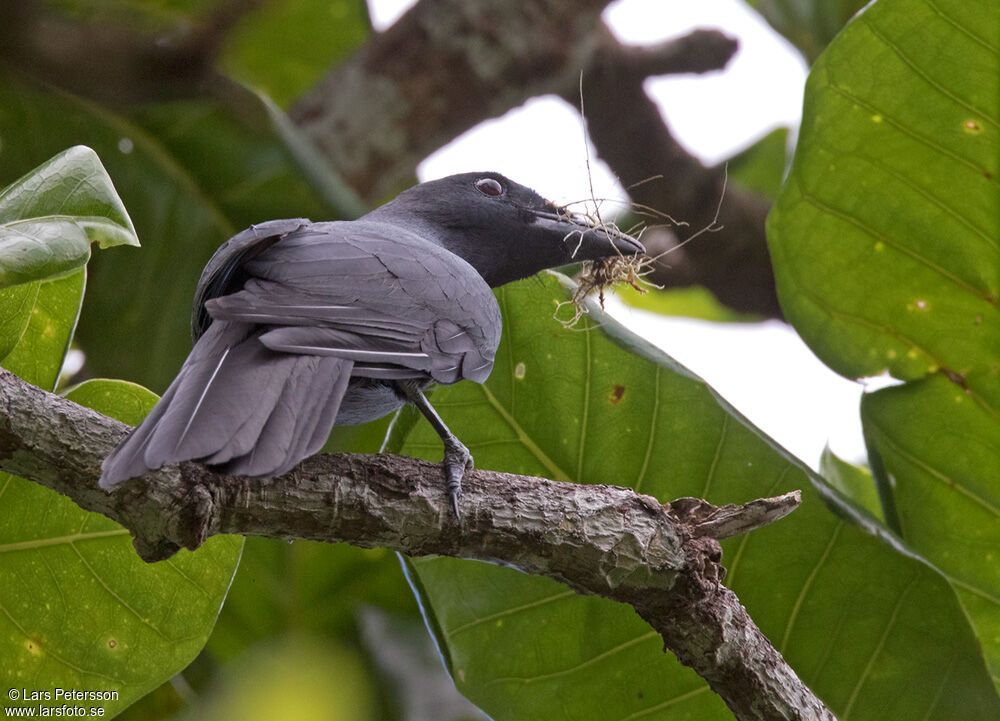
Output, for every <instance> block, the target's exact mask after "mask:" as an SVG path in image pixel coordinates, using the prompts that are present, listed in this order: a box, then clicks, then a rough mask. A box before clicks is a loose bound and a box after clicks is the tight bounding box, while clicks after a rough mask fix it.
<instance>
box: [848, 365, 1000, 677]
mask: <svg viewBox="0 0 1000 721" xmlns="http://www.w3.org/2000/svg"><path fill="white" fill-rule="evenodd" d="M862 418H863V419H864V422H865V436H866V438H867V441H868V444H869V446H870V447H871V448H872V450H873V452H874V453H877V454H878V458H879V461H880V463H881V465H882V466H883V467H884V468H885V469H886V472H887V474H888V475H890V476H891V478H892V479H894V481H895V483H894V489H893V491H894V493H893V501H894V504H895V511H896V515H897V516H898V519H899V524H900V527H901V532H902V534H903V536H904V537H905V538H906V539H907V541H908V542H909V543H910V545H912V546H913V547H914V548H918V549H920V551H921V553H922V554H923V555H924V556H926V557H927V558H928V559H930V560H931V561H932V562H933V563H935V564H936V565H937V566H938V567H939V568H941V569H942V570H943V571H944V572H945V573H947V574H948V576H949V580H950V581H951V583H952V585H953V586H954V587H955V592H956V593H957V594H958V598H959V600H960V601H961V602H962V606H963V607H964V608H965V609H966V611H967V613H968V614H969V617H970V618H971V619H972V621H973V624H974V626H975V628H976V630H977V632H978V634H977V635H978V637H979V642H980V643H981V644H982V645H983V650H984V653H985V655H986V660H987V663H988V664H989V667H990V671H991V673H992V674H993V677H994V680H996V681H997V683H998V684H1000V423H998V422H997V416H996V414H995V413H994V412H993V411H992V409H990V408H987V407H985V406H983V405H982V404H981V403H977V402H976V399H975V398H974V397H971V396H969V395H968V394H967V393H965V392H964V391H963V390H962V389H961V388H959V387H957V386H956V385H955V384H953V383H951V382H949V381H948V380H947V379H946V378H944V377H943V376H941V375H939V374H937V375H933V376H929V377H928V378H925V379H923V380H920V381H916V382H913V383H907V384H905V385H903V386H898V387H895V388H886V389H884V390H881V391H878V392H876V393H872V394H870V395H867V396H865V397H864V399H863V400H862Z"/></svg>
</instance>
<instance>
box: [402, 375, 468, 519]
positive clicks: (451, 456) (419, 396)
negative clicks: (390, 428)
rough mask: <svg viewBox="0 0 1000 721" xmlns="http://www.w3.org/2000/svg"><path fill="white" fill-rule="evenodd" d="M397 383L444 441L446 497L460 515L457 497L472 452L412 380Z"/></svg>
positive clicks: (456, 514)
mask: <svg viewBox="0 0 1000 721" xmlns="http://www.w3.org/2000/svg"><path fill="white" fill-rule="evenodd" d="M398 385H399V388H400V390H402V391H403V395H405V396H406V399H407V400H408V401H409V402H410V403H412V404H413V405H415V406H416V407H417V408H419V409H420V412H421V413H423V414H424V418H426V419H427V420H428V421H429V422H430V424H431V425H432V426H433V427H434V430H435V431H437V434H438V435H439V436H441V440H442V441H443V442H444V460H443V461H442V464H441V465H442V469H443V470H444V480H445V488H446V489H447V491H448V497H449V498H450V499H451V507H452V508H454V509H455V516H456V517H458V516H460V515H461V514H460V513H459V511H458V499H459V498H460V497H461V495H462V476H464V475H465V472H466V471H467V470H469V469H471V468H472V454H471V453H469V449H468V448H466V447H465V445H464V444H463V443H462V442H461V441H460V440H458V438H456V437H455V434H454V433H452V432H451V431H450V430H449V429H448V426H446V425H445V424H444V421H443V420H441V416H439V415H438V414H437V411H435V410H434V407H433V406H432V405H431V404H430V401H428V400H427V397H426V396H424V392H423V391H422V390H420V387H419V386H418V385H417V384H416V383H413V382H412V381H398Z"/></svg>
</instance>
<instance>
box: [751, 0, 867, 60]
mask: <svg viewBox="0 0 1000 721" xmlns="http://www.w3.org/2000/svg"><path fill="white" fill-rule="evenodd" d="M866 1H867V0H747V3H748V4H749V5H750V6H751V7H753V8H754V9H756V10H757V12H759V13H760V14H761V15H763V16H764V19H765V20H767V22H768V23H770V25H771V27H773V28H774V29H775V30H777V31H778V32H779V33H781V34H782V35H784V36H785V37H786V38H788V40H789V41H790V42H791V43H792V44H793V45H795V46H796V47H797V48H798V49H799V50H801V51H802V53H803V54H804V55H805V56H806V59H807V60H808V61H809V62H810V63H812V62H813V61H814V60H816V58H817V57H818V56H819V54H820V53H821V52H822V51H823V48H825V47H826V45H827V43H829V42H830V41H831V40H833V37H834V35H836V34H837V33H838V32H839V31H840V29H841V28H842V27H843V26H844V25H845V24H846V23H847V21H848V20H850V19H851V16H852V15H854V13H856V12H857V11H858V10H860V9H861V8H862V7H864V6H865V3H866Z"/></svg>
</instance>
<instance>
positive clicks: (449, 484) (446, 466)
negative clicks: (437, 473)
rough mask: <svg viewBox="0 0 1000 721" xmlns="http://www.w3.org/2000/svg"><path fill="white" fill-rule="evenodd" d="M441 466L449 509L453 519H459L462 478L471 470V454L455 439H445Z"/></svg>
mask: <svg viewBox="0 0 1000 721" xmlns="http://www.w3.org/2000/svg"><path fill="white" fill-rule="evenodd" d="M441 466H442V469H443V470H444V482H445V489H446V490H447V492H448V498H450V499H451V507H452V508H453V509H455V517H456V518H461V513H459V510H458V499H459V498H461V497H462V477H463V476H464V475H465V472H466V471H468V470H471V469H472V454H471V453H469V449H468V448H466V447H465V446H464V445H463V444H462V442H461V441H460V440H458V439H457V438H454V437H452V438H451V439H446V440H445V443H444V461H442V463H441Z"/></svg>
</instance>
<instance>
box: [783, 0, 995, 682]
mask: <svg viewBox="0 0 1000 721" xmlns="http://www.w3.org/2000/svg"><path fill="white" fill-rule="evenodd" d="M996 27H1000V6H998V5H996V4H995V3H988V2H973V3H969V2H963V1H962V0H937V1H936V2H934V3H927V2H924V1H923V0H881V2H878V3H875V4H873V5H872V6H870V7H869V8H868V9H867V10H866V11H865V12H864V13H863V14H861V15H860V16H858V18H857V19H855V20H854V21H853V22H852V23H851V24H850V25H849V26H848V27H847V28H846V29H845V30H844V32H843V33H841V34H840V35H839V36H838V37H837V39H836V40H835V41H834V42H833V43H831V45H830V47H829V48H828V49H827V50H826V52H825V53H824V54H823V55H822V57H820V59H819V60H818V61H817V62H816V64H815V66H814V68H813V70H812V72H811V74H810V77H809V81H808V83H807V87H806V99H805V112H804V116H803V123H802V132H801V135H800V141H799V147H798V149H797V151H796V156H795V160H794V162H793V166H792V170H791V173H790V176H789V179H788V182H787V183H786V186H785V188H784V189H783V191H782V193H781V196H780V197H779V199H778V201H777V203H776V205H775V208H774V210H773V211H772V213H771V216H770V217H769V219H768V239H769V242H770V248H771V254H772V258H773V260H774V265H775V275H776V279H777V283H778V292H779V296H780V298H781V302H782V307H783V308H784V310H785V314H786V316H787V317H788V319H789V320H790V321H791V322H792V323H793V324H794V325H795V327H796V328H797V329H798V331H799V332H800V333H801V334H802V336H803V338H804V339H805V340H806V342H807V343H809V345H810V347H811V348H812V349H813V350H814V351H815V352H816V353H817V355H819V356H820V357H821V358H822V359H823V360H824V361H825V362H826V363H827V364H828V365H830V366H831V367H832V368H834V369H835V370H837V371H838V372H840V373H842V374H844V375H848V376H850V377H859V376H865V375H876V374H879V373H881V372H883V371H886V370H887V371H888V372H890V373H891V374H892V375H894V376H896V377H897V378H901V379H903V380H906V381H909V382H908V383H906V384H904V385H903V386H901V387H897V388H890V389H886V390H882V391H878V392H876V393H874V394H872V395H871V396H868V397H866V398H865V399H864V401H863V403H862V422H863V424H864V428H865V435H866V439H867V441H868V447H869V455H870V463H871V467H872V469H873V471H874V473H875V478H876V481H877V482H878V484H879V489H880V492H881V494H882V497H883V506H884V507H885V510H886V517H887V520H888V521H889V522H890V523H891V524H892V526H893V527H894V528H896V529H897V530H898V531H899V532H900V533H901V534H902V536H903V538H904V540H905V541H906V543H907V544H908V545H909V546H911V547H912V548H913V549H914V550H915V551H917V552H918V553H920V554H922V555H923V556H924V557H926V558H928V559H929V560H930V561H931V562H933V563H934V564H935V565H936V566H937V567H938V568H940V570H941V572H942V573H943V574H944V575H945V577H946V578H948V579H949V581H950V582H951V584H952V587H953V589H954V593H955V594H956V596H957V598H958V599H959V600H960V602H961V604H962V607H963V610H964V612H965V613H966V614H967V615H968V618H969V619H970V622H971V624H972V627H973V628H974V630H975V631H976V634H977V641H978V643H980V644H981V645H982V648H983V652H984V654H985V657H986V661H987V664H988V666H989V668H990V671H991V673H992V674H993V678H994V680H995V682H996V683H997V684H998V686H1000V640H998V639H1000V579H998V577H997V571H996V569H997V567H998V566H997V563H996V561H995V559H993V558H992V557H991V554H992V549H994V548H997V544H996V540H997V536H996V528H997V521H998V518H997V516H998V509H1000V503H998V498H997V479H998V478H1000V473H998V469H1000V446H998V444H997V442H996V438H997V437H998V435H1000V361H998V357H1000V309H998V307H997V298H998V297H1000V179H998V170H1000V167H998V166H1000V90H998V85H997V78H998V77H1000V54H998V51H1000V46H998V42H997V38H996V33H994V32H992V29H994V28H996ZM872 68H878V72H877V73H873V72H872Z"/></svg>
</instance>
